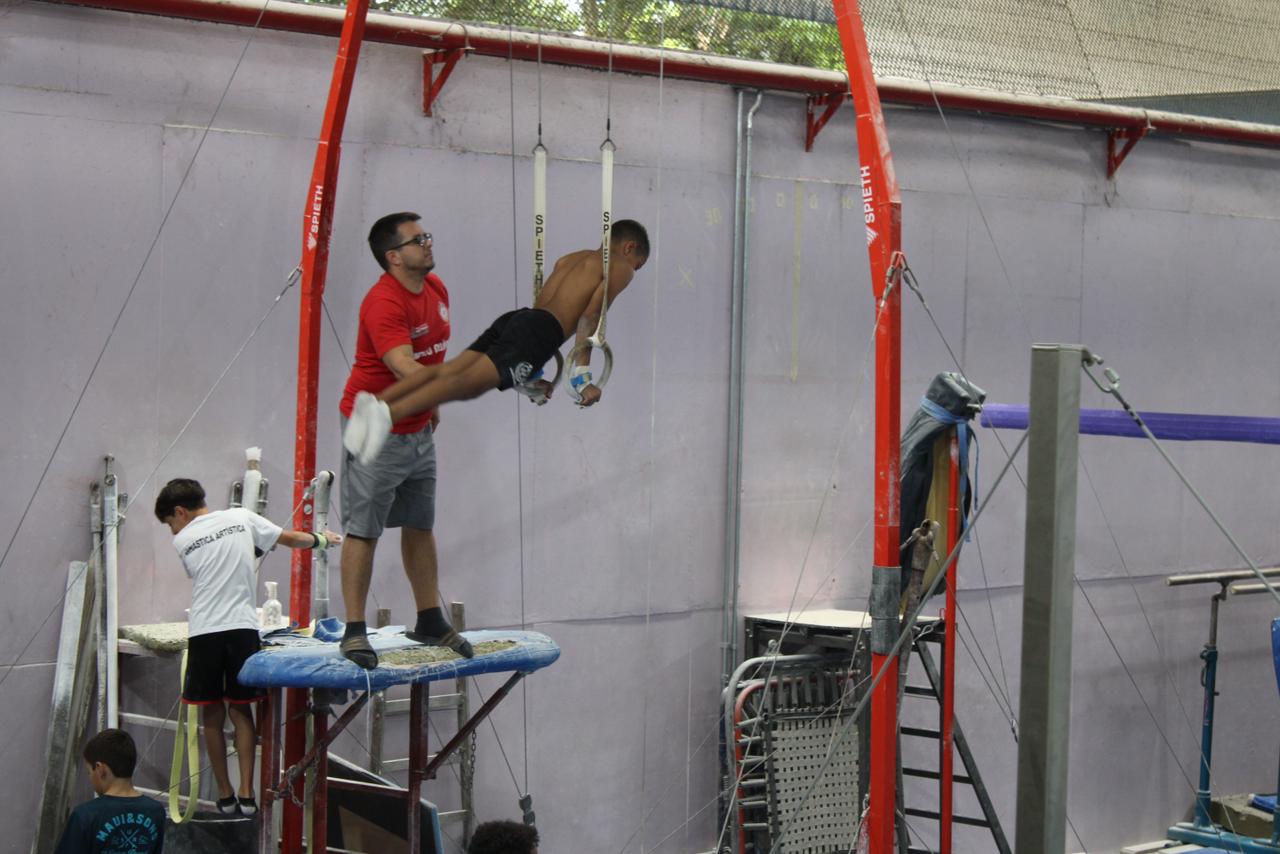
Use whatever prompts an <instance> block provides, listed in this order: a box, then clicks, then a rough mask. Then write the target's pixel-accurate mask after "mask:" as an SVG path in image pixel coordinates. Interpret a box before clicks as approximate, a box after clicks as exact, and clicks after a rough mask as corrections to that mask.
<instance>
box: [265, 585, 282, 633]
mask: <svg viewBox="0 0 1280 854" xmlns="http://www.w3.org/2000/svg"><path fill="white" fill-rule="evenodd" d="M263 584H264V585H265V586H266V588H267V601H265V602H263V603H262V627H263V628H264V629H268V630H270V629H278V628H280V626H281V625H283V624H284V617H283V615H282V613H281V606H280V600H279V599H277V598H276V589H277V587H278V586H279V585H278V584H277V583H276V582H274V581H264V582H263Z"/></svg>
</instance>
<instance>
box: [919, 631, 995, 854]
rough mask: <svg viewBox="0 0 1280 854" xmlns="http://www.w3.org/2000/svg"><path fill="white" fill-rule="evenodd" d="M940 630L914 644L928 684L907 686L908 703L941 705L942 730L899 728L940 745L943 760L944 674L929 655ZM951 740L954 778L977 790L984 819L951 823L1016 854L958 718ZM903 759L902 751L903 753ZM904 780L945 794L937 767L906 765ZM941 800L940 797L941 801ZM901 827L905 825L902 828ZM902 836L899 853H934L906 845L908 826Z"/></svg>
mask: <svg viewBox="0 0 1280 854" xmlns="http://www.w3.org/2000/svg"><path fill="white" fill-rule="evenodd" d="M939 629H940V624H938V626H937V627H931V628H930V629H929V630H927V631H924V632H918V633H917V634H916V636H915V637H914V638H913V639H912V642H911V651H912V652H913V653H914V654H915V655H916V657H917V658H919V659H920V664H921V665H922V668H923V670H924V672H925V675H926V676H927V677H928V681H929V684H928V685H912V684H909V683H908V684H907V685H906V687H905V689H904V690H905V695H904V698H903V700H904V703H905V702H906V698H907V697H915V698H922V699H928V698H931V699H932V700H933V701H934V702H935V703H937V705H938V728H937V729H929V728H925V727H909V726H901V727H899V733H900V737H903V738H918V739H929V740H933V741H936V742H939V750H938V751H935V752H934V755H935V756H938V757H939V760H940V759H941V751H940V748H941V739H942V731H941V730H942V685H943V681H942V671H941V669H940V668H939V666H938V664H937V662H935V661H934V658H933V654H932V653H931V652H929V649H928V645H929V644H930V643H937V644H939V645H941V644H942V643H944V642H945V641H944V640H943V633H942V632H941V631H940V630H939ZM951 737H952V742H953V744H954V745H955V749H956V755H957V758H958V759H959V760H960V763H959V767H958V768H957V771H958V772H959V771H962V772H963V773H956V774H954V775H953V777H952V779H953V780H954V782H955V783H957V784H959V785H962V786H969V787H971V788H972V789H973V793H974V796H975V797H976V798H977V801H978V805H979V808H980V809H981V811H982V817H981V818H979V817H976V816H963V815H953V816H952V817H951V821H952V823H953V824H955V825H963V826H968V827H984V828H987V829H988V830H989V831H990V832H991V838H992V840H993V841H994V842H995V846H996V851H997V852H999V854H1012V849H1011V848H1010V847H1009V841H1008V839H1006V838H1005V834H1004V829H1003V828H1002V827H1001V826H1000V817H999V816H998V815H997V814H996V810H995V806H994V805H993V804H992V803H991V797H990V795H989V794H988V793H987V787H986V786H985V785H984V784H983V782H982V776H981V775H980V774H979V773H978V764H977V762H976V761H975V760H974V756H973V752H972V751H971V750H970V749H969V742H968V739H966V738H965V736H964V731H963V730H962V729H961V728H960V721H959V720H958V719H954V718H953V720H952V722H951ZM899 756H901V752H899ZM902 775H903V777H913V778H916V779H924V780H935V781H938V784H939V795H940V794H941V791H940V790H941V783H942V774H941V773H940V772H939V771H938V770H936V769H934V768H909V767H907V766H906V765H903V767H902ZM940 799H941V798H939V800H940ZM902 813H903V815H905V816H908V817H914V818H923V819H928V820H931V821H938V822H940V821H941V819H942V816H941V814H940V813H939V812H938V811H936V810H927V809H920V808H918V807H910V806H904V807H903V809H902ZM900 826H901V825H900ZM901 827H902V829H901V830H900V833H899V840H900V842H899V850H901V851H905V852H906V854H930V852H929V851H928V849H925V848H913V847H910V846H909V845H907V844H904V843H903V841H902V840H903V839H904V837H905V836H906V833H905V826H901Z"/></svg>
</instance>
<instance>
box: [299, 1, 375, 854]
mask: <svg viewBox="0 0 1280 854" xmlns="http://www.w3.org/2000/svg"><path fill="white" fill-rule="evenodd" d="M368 13H369V0H348V2H347V11H346V15H345V16H344V18H343V21H342V34H341V36H340V37H339V39H338V53H337V56H336V57H335V58H334V62H333V77H332V79H331V80H330V83H329V99H328V102H327V103H326V104H325V111H324V121H323V122H322V124H321V126H320V139H319V142H318V143H317V144H316V159H315V166H314V167H313V169H312V172H311V183H310V184H309V185H308V187H307V200H306V207H305V211H304V214H303V221H302V260H301V262H300V263H299V265H298V268H299V272H300V276H301V292H302V293H301V296H300V299H299V302H300V307H299V318H298V392H297V397H298V401H297V415H296V419H295V437H294V457H293V506H294V508H295V510H294V515H293V527H294V528H295V529H296V530H302V531H309V530H311V525H312V511H313V507H312V504H311V500H310V498H309V497H308V496H307V489H308V488H309V487H310V485H311V479H312V478H313V477H315V473H316V405H317V400H318V398H319V384H320V319H321V314H322V311H323V306H322V302H321V301H322V300H323V298H324V282H325V274H326V273H327V271H328V266H329V235H330V233H331V231H332V230H333V204H334V197H335V194H336V190H337V184H338V162H339V159H340V156H341V149H342V128H343V126H344V125H345V124H346V120H347V105H348V104H349V103H350V101H351V87H352V84H353V83H354V81H355V76H356V62H357V60H358V59H359V57H360V45H361V43H362V42H363V40H364V29H365V19H366V17H367V16H368ZM289 619H290V621H291V622H292V623H293V625H295V626H305V625H307V624H308V623H310V622H311V552H309V551H303V550H299V549H295V550H294V551H293V558H292V562H291V564H290V571H289ZM285 702H286V705H285V711H284V717H285V720H286V721H287V723H286V725H285V734H284V751H285V764H286V765H290V764H292V763H294V762H296V761H298V758H299V757H300V756H301V755H302V753H303V751H304V750H305V749H306V730H305V723H304V721H303V716H304V714H305V710H306V704H307V692H306V691H304V690H301V689H296V688H293V689H289V690H288V691H287V692H286V701H285ZM292 794H293V796H294V798H297V800H298V801H299V802H300V801H301V799H302V796H303V783H302V781H301V780H298V781H297V782H296V784H295V785H294V787H293V790H292ZM280 837H281V838H280V850H281V852H282V854H300V852H301V851H302V809H301V808H300V807H299V806H298V804H297V803H295V802H294V799H293V798H290V799H286V800H285V802H284V816H283V820H282V822H281V834H280Z"/></svg>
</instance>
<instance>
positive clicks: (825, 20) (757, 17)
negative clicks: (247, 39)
mask: <svg viewBox="0 0 1280 854" xmlns="http://www.w3.org/2000/svg"><path fill="white" fill-rule="evenodd" d="M320 2H328V3H333V4H334V5H342V3H341V0H320ZM374 8H375V9H378V10H380V11H387V12H398V13H403V14H409V15H416V16H422V17H428V18H433V19H440V20H450V21H462V22H468V23H479V24H488V25H496V26H502V27H508V26H509V27H515V28H518V29H522V30H530V31H542V32H548V33H550V32H555V33H561V34H568V35H577V36H583V37H585V38H589V39H595V40H609V41H617V42H628V43H633V44H641V45H649V46H655V47H656V46H663V47H668V48H677V49H682V50H692V51H700V52H704V53H713V54H720V55H725V56H733V57H740V58H744V59H758V60H764V61H768V62H780V63H788V64H794V65H803V66H809V67H814V68H824V69H832V70H843V68H844V56H843V53H842V52H841V48H840V40H839V36H838V34H837V33H836V28H835V25H834V14H833V9H832V5H831V3H830V2H828V0H697V2H692V0H679V2H674V0H533V2H528V3H512V2H495V0H374ZM861 8H862V13H863V18H864V20H865V23H866V27H867V36H868V42H869V44H870V48H871V58H872V63H873V65H874V67H875V71H876V74H877V75H878V76H881V77H902V78H909V79H913V80H926V81H931V82H939V83H951V84H957V85H962V86H972V87H982V88H988V89H994V90H999V91H1002V92H1009V93H1021V94H1035V95H1043V96H1055V97H1063V98H1071V99H1077V100H1090V101H1108V102H1118V103H1124V104H1130V105H1139V106H1149V107H1153V108H1159V109H1165V110H1173V111H1178V112H1188V113H1194V114H1204V115H1213V116H1219V117H1224V118H1238V119H1244V120H1249V121H1260V122H1271V123H1280V92H1278V90H1280V2H1276V0H1218V2H1213V3H1209V2H1205V0H1017V2H1010V0H862V2H861Z"/></svg>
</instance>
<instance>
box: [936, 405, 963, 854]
mask: <svg viewBox="0 0 1280 854" xmlns="http://www.w3.org/2000/svg"><path fill="white" fill-rule="evenodd" d="M948 447H949V449H950V451H951V453H950V458H951V461H950V471H951V473H950V477H949V482H950V485H951V486H950V490H949V492H948V494H947V550H946V551H945V552H944V554H946V555H950V554H951V553H952V552H953V551H955V548H956V543H958V542H959V541H960V524H961V519H960V478H961V474H960V440H959V438H957V436H956V431H955V430H954V428H953V429H952V431H951V441H950V442H949V443H948ZM959 562H960V561H959V559H957V560H954V561H952V562H951V566H949V567H948V568H947V580H946V584H947V594H946V604H945V605H944V607H945V608H946V610H945V611H944V613H943V619H944V620H945V622H944V623H943V626H944V629H943V631H944V635H943V641H942V725H941V726H940V727H939V728H938V729H939V732H940V733H941V737H940V738H939V740H938V751H939V754H940V755H939V763H938V770H939V775H938V776H939V779H938V805H939V806H938V815H939V818H938V824H939V833H938V854H951V828H952V821H951V817H952V815H954V801H953V791H952V790H953V785H954V782H955V751H954V749H953V747H952V741H953V732H954V730H955V715H956V692H955V687H956V620H957V619H958V615H959V613H960V612H959V610H958V606H957V605H956V566H957V565H958V564H959Z"/></svg>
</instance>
